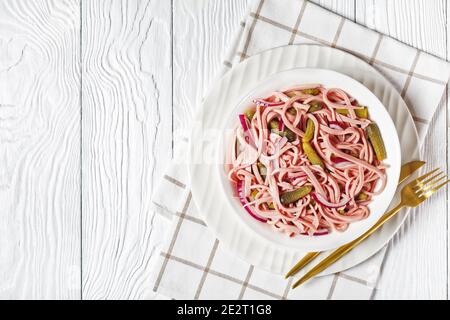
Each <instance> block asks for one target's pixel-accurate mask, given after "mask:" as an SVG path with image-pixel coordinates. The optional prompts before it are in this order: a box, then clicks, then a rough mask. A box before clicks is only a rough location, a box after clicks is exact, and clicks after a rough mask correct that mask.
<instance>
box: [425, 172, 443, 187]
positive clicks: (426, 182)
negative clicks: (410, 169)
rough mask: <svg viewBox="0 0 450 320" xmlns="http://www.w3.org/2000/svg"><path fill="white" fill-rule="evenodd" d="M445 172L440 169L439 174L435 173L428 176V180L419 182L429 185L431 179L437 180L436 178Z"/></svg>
mask: <svg viewBox="0 0 450 320" xmlns="http://www.w3.org/2000/svg"><path fill="white" fill-rule="evenodd" d="M443 174H444V172H442V171H439V172H438V173H437V174H435V175H434V176H432V177H431V178H428V179H427V180H425V181H422V182H421V183H419V184H420V185H421V186H425V185H427V184H428V183H430V182H431V181H433V180H435V179H436V178H438V177H439V176H441V175H443Z"/></svg>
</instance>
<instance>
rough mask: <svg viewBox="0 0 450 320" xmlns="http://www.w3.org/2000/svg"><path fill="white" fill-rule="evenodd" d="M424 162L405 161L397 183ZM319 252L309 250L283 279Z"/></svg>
mask: <svg viewBox="0 0 450 320" xmlns="http://www.w3.org/2000/svg"><path fill="white" fill-rule="evenodd" d="M424 164H425V162H424V161H411V162H408V163H405V164H404V165H403V166H402V168H401V170H400V178H399V180H398V184H401V183H402V182H403V181H405V180H406V179H407V178H408V177H409V176H411V175H412V174H413V173H414V172H415V171H416V170H418V169H420V168H421V167H422V166H423V165H424ZM320 254H321V252H320V251H319V252H309V253H307V254H306V255H305V256H304V257H303V258H302V259H301V260H300V261H299V262H297V264H296V265H295V266H293V267H292V269H291V270H289V271H288V273H286V275H285V279H287V278H289V277H290V276H293V275H294V274H296V273H297V272H299V271H300V270H301V269H302V268H303V267H305V266H307V265H308V264H309V263H310V262H311V261H313V260H314V259H315V258H316V257H317V256H318V255H320Z"/></svg>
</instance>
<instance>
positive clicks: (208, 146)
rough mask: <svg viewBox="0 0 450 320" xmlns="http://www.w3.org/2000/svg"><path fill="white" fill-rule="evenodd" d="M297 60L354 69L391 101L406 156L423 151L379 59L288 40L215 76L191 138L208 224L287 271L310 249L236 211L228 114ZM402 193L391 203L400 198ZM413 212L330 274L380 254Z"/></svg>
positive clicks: (272, 267) (225, 240) (263, 262)
mask: <svg viewBox="0 0 450 320" xmlns="http://www.w3.org/2000/svg"><path fill="white" fill-rule="evenodd" d="M296 68H318V69H328V70H333V71H336V72H339V73H341V74H344V75H347V76H349V77H351V78H353V79H355V80H356V81H358V82H359V83H361V84H362V85H364V86H365V87H366V88H368V89H369V90H370V91H371V92H372V93H373V94H374V95H375V96H376V97H377V98H378V99H379V100H380V101H381V103H382V104H383V105H384V106H385V108H386V110H387V111H388V113H389V115H390V116H391V118H392V121H393V122H394V124H395V127H396V130H397V132H398V137H399V140H400V145H401V159H402V162H403V163H406V162H409V161H412V160H418V159H419V157H420V151H419V141H418V136H417V131H416V128H415V125H414V122H413V119H412V116H411V114H410V113H409V111H408V108H407V106H406V104H405V102H404V101H403V99H402V98H401V96H400V95H399V94H398V92H397V91H396V90H395V89H394V88H393V86H392V85H391V84H390V83H389V82H388V81H387V80H386V79H385V78H384V77H383V76H382V75H381V74H380V73H378V71H376V70H375V69H374V68H373V67H372V66H370V65H369V64H367V63H366V62H364V61H362V60H360V59H359V58H357V57H355V56H353V55H351V54H348V53H346V52H343V51H340V50H337V49H333V48H329V47H323V46H317V45H295V46H285V47H280V48H276V49H272V50H269V51H265V52H263V53H261V54H259V55H255V56H253V57H250V58H249V59H247V60H245V61H244V62H242V63H240V64H238V65H237V66H236V67H234V68H233V69H232V70H230V71H229V72H228V73H226V74H225V75H224V76H223V77H222V78H221V79H220V80H219V81H218V82H217V83H215V84H214V85H213V86H212V88H211V90H210V91H209V93H208V95H207V97H206V98H205V100H204V102H203V104H202V106H201V107H200V108H199V110H198V112H197V113H196V115H195V117H194V125H193V128H194V129H193V131H192V134H191V139H190V150H189V151H190V154H189V158H190V164H189V173H190V177H191V188H192V196H193V199H194V202H195V204H196V205H197V207H198V208H199V212H200V214H201V215H202V217H203V219H204V220H205V222H206V224H207V225H208V227H209V228H210V229H211V230H212V231H213V232H214V233H215V234H216V236H217V238H218V239H219V240H220V241H221V243H222V244H224V245H225V246H227V247H229V249H231V250H232V251H233V252H235V253H236V254H237V255H238V256H239V257H241V258H242V259H244V260H245V261H247V262H249V263H251V264H253V265H255V266H258V267H261V268H263V269H266V270H269V271H272V272H274V273H284V272H286V271H287V270H288V269H290V267H292V265H293V264H294V263H295V262H297V261H298V260H299V259H300V258H301V257H302V256H303V255H304V254H305V253H306V251H304V250H299V249H296V248H292V247H291V246H284V245H280V243H279V242H276V241H272V240H271V239H269V238H267V237H264V236H262V235H261V234H260V233H258V232H255V230H254V229H252V228H251V227H250V226H249V225H248V223H245V221H244V220H243V219H242V217H241V216H239V215H237V214H235V212H236V207H235V206H233V205H232V202H231V201H230V199H229V195H228V194H227V193H226V192H225V187H224V184H223V170H218V168H219V167H220V166H222V165H223V156H221V155H223V149H224V148H227V146H226V145H225V143H224V142H223V140H222V139H220V138H218V137H221V136H222V135H223V128H224V122H225V121H226V120H227V119H228V118H229V117H230V114H231V113H232V112H233V109H234V108H235V107H236V105H237V104H238V103H239V102H240V101H242V100H243V99H244V98H245V97H247V96H248V95H249V93H250V92H252V90H254V89H255V88H257V87H258V85H260V84H261V83H262V82H264V81H265V80H266V79H267V78H270V77H271V76H273V75H274V74H277V73H280V72H283V71H288V70H292V69H296ZM398 198H399V197H398V194H396V195H395V196H394V200H393V201H392V203H391V206H392V205H395V203H396V202H397V201H398ZM406 216H407V214H406V212H403V213H402V214H399V215H397V216H396V217H394V218H393V219H392V220H391V221H390V222H389V223H387V224H386V225H385V226H383V227H382V228H381V230H379V231H378V232H377V233H375V234H374V235H372V236H371V237H370V238H369V239H368V240H366V241H365V242H363V243H362V244H361V245H360V246H358V247H357V248H355V249H354V250H353V251H351V252H350V253H349V254H347V255H346V256H345V257H344V258H342V259H341V260H339V261H338V262H336V263H335V264H333V265H332V266H330V267H329V268H328V269H326V270H325V271H324V272H323V273H322V275H325V274H331V273H335V272H339V271H343V270H345V269H348V268H350V267H352V266H354V265H356V264H358V263H360V262H362V261H364V260H366V259H367V258H369V257H370V256H372V255H373V254H375V253H376V252H377V251H378V250H380V249H381V248H382V247H383V246H384V245H385V244H386V242H387V241H389V239H390V238H391V237H392V236H393V235H394V234H395V233H396V232H397V230H398V229H399V228H400V226H401V224H402V223H403V222H404V220H405V218H406Z"/></svg>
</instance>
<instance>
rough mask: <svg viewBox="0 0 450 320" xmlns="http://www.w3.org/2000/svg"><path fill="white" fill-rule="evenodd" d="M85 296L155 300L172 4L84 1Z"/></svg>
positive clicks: (168, 135) (167, 138) (166, 155)
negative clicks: (156, 196)
mask: <svg viewBox="0 0 450 320" xmlns="http://www.w3.org/2000/svg"><path fill="white" fill-rule="evenodd" d="M82 22H83V23H82V30H83V32H82V39H83V41H82V48H83V51H82V52H83V55H82V60H83V98H82V105H83V117H82V143H83V152H82V163H83V166H82V188H83V189H82V190H83V191H82V199H83V223H82V230H83V238H82V240H83V241H82V254H83V261H82V268H83V278H82V281H83V298H84V299H139V298H148V297H151V296H152V295H153V294H152V291H151V286H150V283H149V282H150V281H149V274H150V272H151V270H150V268H149V267H148V265H149V261H150V259H151V257H152V256H153V251H154V246H153V240H154V239H153V238H154V237H153V228H152V223H153V213H152V211H151V210H150V199H151V195H152V190H153V186H154V183H155V180H156V179H157V178H158V177H159V176H160V175H161V174H163V171H164V170H163V168H164V166H165V164H166V163H167V162H168V160H169V159H170V158H171V154H172V150H171V142H172V141H171V140H172V126H171V121H172V118H171V117H172V111H171V108H170V106H171V102H172V101H171V94H172V92H171V83H172V82H171V81H172V76H171V27H170V26H171V24H170V23H171V4H170V1H159V0H154V1H149V0H136V1H126V0H101V1H87V0H86V1H83V2H82Z"/></svg>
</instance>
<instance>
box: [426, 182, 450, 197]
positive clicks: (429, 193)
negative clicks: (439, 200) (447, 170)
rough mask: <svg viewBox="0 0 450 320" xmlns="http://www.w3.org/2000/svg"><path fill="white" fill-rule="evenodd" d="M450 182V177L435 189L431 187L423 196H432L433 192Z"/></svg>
mask: <svg viewBox="0 0 450 320" xmlns="http://www.w3.org/2000/svg"><path fill="white" fill-rule="evenodd" d="M449 182H450V179H449V180H447V181H445V182H443V183H441V184H440V185H438V186H436V187H434V188H433V189H431V190H430V191H427V192H425V193H424V194H422V195H421V196H422V197H425V198H428V197H430V196H431V195H432V194H433V193H435V192H436V191H438V190H439V189H440V188H442V187H443V186H445V185H446V184H447V183H449Z"/></svg>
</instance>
